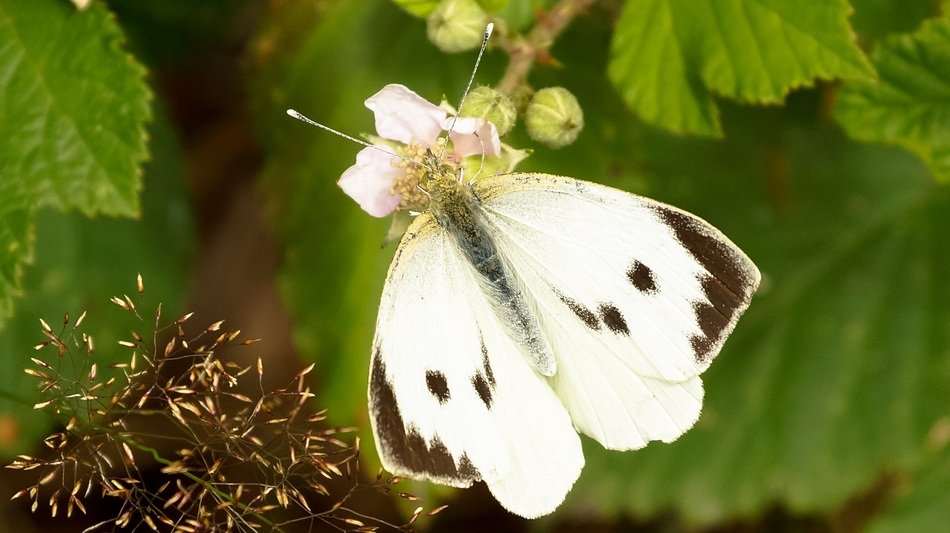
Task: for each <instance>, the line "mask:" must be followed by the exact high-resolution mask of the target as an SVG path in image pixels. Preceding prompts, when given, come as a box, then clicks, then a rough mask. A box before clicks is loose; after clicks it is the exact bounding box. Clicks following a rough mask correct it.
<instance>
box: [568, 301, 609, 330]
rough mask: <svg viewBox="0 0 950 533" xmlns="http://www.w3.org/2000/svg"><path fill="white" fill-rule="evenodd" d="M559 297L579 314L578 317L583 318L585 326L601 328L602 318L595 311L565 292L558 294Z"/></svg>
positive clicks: (594, 328)
mask: <svg viewBox="0 0 950 533" xmlns="http://www.w3.org/2000/svg"><path fill="white" fill-rule="evenodd" d="M558 298H560V299H561V301H562V302H564V305H566V306H567V307H568V309H570V310H571V311H572V312H573V313H574V314H575V315H576V316H577V318H579V319H581V322H583V323H584V325H585V326H587V327H589V328H590V329H592V330H594V331H597V330H599V329H600V320H599V319H598V318H597V315H595V314H594V312H593V311H591V310H590V309H588V308H586V307H584V306H583V305H581V304H579V303H577V302H575V301H574V300H572V299H570V298H568V297H567V296H564V295H563V294H558Z"/></svg>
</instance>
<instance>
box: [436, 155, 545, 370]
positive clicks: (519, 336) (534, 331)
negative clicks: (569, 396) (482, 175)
mask: <svg viewBox="0 0 950 533" xmlns="http://www.w3.org/2000/svg"><path fill="white" fill-rule="evenodd" d="M429 178H430V179H429V188H428V190H427V192H428V194H429V198H430V200H429V211H430V213H431V214H432V216H433V217H434V218H435V220H436V222H438V224H439V225H440V226H441V227H442V228H443V229H445V230H446V231H447V232H448V234H449V235H451V236H452V239H453V240H454V241H455V243H456V244H457V245H458V249H459V250H460V251H461V252H462V254H463V255H464V257H465V259H466V260H467V261H466V262H467V263H468V264H469V265H470V266H471V267H472V272H473V274H474V276H475V279H476V280H477V282H478V284H479V286H480V287H481V288H482V292H483V293H484V294H485V296H486V297H487V299H488V301H489V303H490V304H491V307H492V309H493V310H494V311H495V314H496V315H497V316H498V318H499V319H500V320H501V322H502V323H503V324H505V325H506V328H507V330H508V334H509V335H510V336H511V338H512V339H513V340H515V341H516V342H517V344H518V346H519V347H520V348H521V351H522V353H523V354H524V355H525V357H527V358H528V361H529V362H530V363H531V365H532V367H533V368H534V369H535V370H536V371H538V372H539V373H540V374H542V375H545V376H553V375H554V373H555V371H556V370H557V365H556V363H555V360H554V356H553V354H552V352H551V348H550V346H549V343H548V341H547V339H546V338H545V337H544V334H543V333H542V330H541V326H540V323H539V322H538V318H537V313H536V311H535V305H534V303H533V301H532V300H531V299H530V295H528V294H526V292H525V290H524V288H523V286H522V283H521V282H520V280H519V279H518V277H517V276H516V275H515V273H514V271H513V270H512V268H511V266H510V264H509V262H508V261H506V260H505V257H504V256H503V255H502V254H501V253H499V248H498V245H497V243H496V242H495V239H494V238H493V237H492V228H491V227H490V226H489V225H488V224H489V223H488V220H489V219H488V217H487V216H486V215H485V211H484V207H482V205H481V201H480V200H479V199H478V197H477V196H476V195H475V193H474V191H473V190H472V188H471V187H470V186H469V185H467V184H464V183H461V182H460V181H459V179H458V178H457V177H455V176H453V175H452V174H450V173H448V172H445V173H441V174H440V175H438V176H430V177H429Z"/></svg>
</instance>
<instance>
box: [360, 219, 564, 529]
mask: <svg viewBox="0 0 950 533" xmlns="http://www.w3.org/2000/svg"><path fill="white" fill-rule="evenodd" d="M507 331H508V330H507V329H506V328H505V327H504V325H503V324H501V323H500V322H499V319H498V317H497V315H496V313H495V312H494V311H493V309H492V308H491V306H490V305H489V304H488V303H487V300H486V297H485V295H484V294H483V293H482V292H481V291H480V289H479V284H478V283H477V280H476V279H475V278H474V277H473V272H472V269H471V268H470V266H469V265H467V264H466V263H465V259H464V257H463V255H462V254H461V252H460V251H459V250H458V248H457V246H456V245H455V243H454V242H453V241H452V240H451V238H450V237H449V235H448V234H447V233H446V232H445V231H443V230H442V228H440V227H439V226H438V225H437V224H436V223H435V221H434V220H433V218H432V217H431V216H430V215H429V214H428V213H426V214H422V215H420V216H419V217H417V219H416V220H415V221H414V222H413V224H412V226H411V227H410V229H409V231H408V232H407V233H406V235H405V236H404V237H403V239H402V241H401V242H400V245H399V248H398V250H397V252H396V257H395V258H394V260H393V263H392V265H391V266H390V271H389V275H388V277H387V280H386V286H385V288H384V291H383V296H382V299H381V302H380V310H379V316H378V319H377V328H376V338H375V340H374V351H373V361H372V370H371V376H370V385H369V397H370V413H371V415H372V421H373V430H374V433H375V437H376V442H377V446H378V449H379V451H380V455H381V458H382V460H383V464H384V466H385V467H386V468H387V469H388V470H390V471H391V472H393V473H396V474H401V475H407V476H411V477H414V478H423V479H429V480H432V481H435V482H438V483H442V484H447V485H452V486H462V487H464V486H468V485H470V484H471V483H472V482H473V481H477V480H484V481H485V482H486V483H487V484H488V486H489V489H490V490H491V491H492V493H493V494H494V495H495V497H496V498H497V499H498V500H499V502H501V503H502V505H504V506H505V507H506V508H508V509H509V510H511V511H512V512H515V513H517V514H520V515H522V516H540V515H542V514H546V513H548V512H550V511H551V510H553V509H554V508H555V507H556V506H557V505H558V504H559V503H560V502H561V501H562V500H563V499H564V496H565V495H566V493H567V491H568V490H569V489H570V487H571V486H572V485H573V483H574V481H575V480H576V479H577V476H578V475H579V473H580V469H581V467H582V465H583V455H582V453H581V448H580V441H579V438H578V436H577V433H576V432H575V430H574V428H573V426H572V423H571V419H570V417H569V415H568V413H567V411H566V409H565V408H564V406H563V404H562V403H561V401H560V400H559V399H558V398H557V396H556V395H555V393H554V391H553V390H552V389H551V387H550V386H549V385H548V384H547V383H546V381H545V380H544V378H542V377H541V376H539V375H538V374H537V373H535V372H534V370H532V368H531V367H530V365H529V362H528V361H527V360H526V359H525V357H523V356H522V355H521V350H520V349H519V347H518V346H517V345H516V344H515V343H514V341H513V340H512V339H511V337H510V336H509V335H508V333H507Z"/></svg>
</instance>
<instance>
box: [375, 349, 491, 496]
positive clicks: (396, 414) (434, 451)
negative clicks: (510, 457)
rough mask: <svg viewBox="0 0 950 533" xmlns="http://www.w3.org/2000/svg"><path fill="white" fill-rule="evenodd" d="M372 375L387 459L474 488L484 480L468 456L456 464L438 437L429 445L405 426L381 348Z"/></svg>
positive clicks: (416, 471) (381, 439) (381, 443)
mask: <svg viewBox="0 0 950 533" xmlns="http://www.w3.org/2000/svg"><path fill="white" fill-rule="evenodd" d="M372 365H373V368H372V371H371V372H370V385H369V387H370V394H371V395H372V397H373V406H374V409H373V413H371V415H372V416H373V417H374V419H375V421H376V432H377V436H378V437H379V440H380V442H379V443H378V444H379V448H380V449H381V450H385V451H384V452H383V453H384V455H386V456H388V457H389V459H390V460H391V461H393V462H395V463H398V464H399V465H400V466H401V467H402V468H404V469H406V470H408V471H411V472H415V473H418V474H420V475H422V474H428V475H429V476H432V477H435V478H442V479H453V480H456V481H458V482H459V484H460V485H462V486H466V485H470V484H471V483H472V482H473V481H478V480H480V479H481V474H480V473H479V472H478V470H477V469H476V468H475V466H474V465H473V464H472V462H471V460H470V459H469V458H468V456H467V455H465V453H462V454H461V456H460V457H459V458H458V461H457V462H456V460H455V459H453V457H452V454H451V452H449V450H448V449H447V448H446V447H445V444H443V443H442V441H441V440H439V439H438V437H435V438H433V439H432V440H431V441H428V442H427V441H426V439H424V438H423V437H422V435H420V434H419V432H418V431H416V429H415V428H414V427H412V426H411V425H410V426H408V428H407V426H406V425H405V423H404V421H403V419H402V413H401V412H400V410H399V404H398V403H397V402H396V395H395V393H394V392H393V388H392V385H391V384H390V383H389V380H388V377H387V376H386V366H385V364H384V363H383V361H382V359H381V358H380V355H379V350H378V348H377V350H376V352H375V353H374V354H373V362H372Z"/></svg>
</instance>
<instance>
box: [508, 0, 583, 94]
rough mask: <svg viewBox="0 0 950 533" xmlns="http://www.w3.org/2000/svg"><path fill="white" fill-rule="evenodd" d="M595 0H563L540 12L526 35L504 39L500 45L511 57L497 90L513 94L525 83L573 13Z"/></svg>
mask: <svg viewBox="0 0 950 533" xmlns="http://www.w3.org/2000/svg"><path fill="white" fill-rule="evenodd" d="M593 3H594V0H561V1H560V2H558V3H557V5H555V6H554V7H553V8H551V10H550V11H548V12H546V13H541V14H539V15H538V22H537V23H536V24H535V25H534V28H532V29H531V31H530V32H528V34H527V35H525V36H520V35H518V36H515V37H514V38H513V39H511V38H509V37H507V36H505V37H502V39H501V47H502V48H503V49H504V50H505V51H506V52H507V53H508V56H509V58H510V60H509V63H508V68H507V69H506V70H505V74H504V76H502V78H501V81H500V82H498V85H497V87H495V88H496V89H497V90H499V91H501V92H502V93H505V94H508V95H511V94H513V93H514V92H515V90H517V89H518V87H521V86H522V85H524V84H525V83H527V79H528V73H529V72H531V67H533V66H534V63H535V62H536V61H537V60H538V59H546V58H547V56H548V50H550V48H551V46H552V45H553V44H554V41H555V40H556V39H557V37H558V35H560V34H561V32H562V31H564V28H566V27H567V25H568V24H570V22H571V21H572V20H574V17H576V16H577V15H578V14H579V13H581V12H582V11H584V10H585V9H587V7H589V6H590V5H591V4H593Z"/></svg>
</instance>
